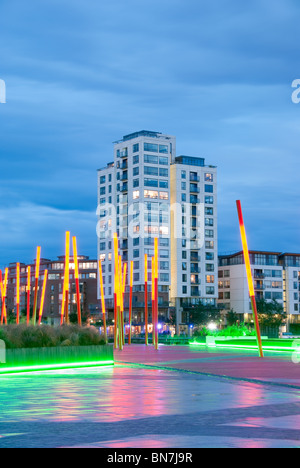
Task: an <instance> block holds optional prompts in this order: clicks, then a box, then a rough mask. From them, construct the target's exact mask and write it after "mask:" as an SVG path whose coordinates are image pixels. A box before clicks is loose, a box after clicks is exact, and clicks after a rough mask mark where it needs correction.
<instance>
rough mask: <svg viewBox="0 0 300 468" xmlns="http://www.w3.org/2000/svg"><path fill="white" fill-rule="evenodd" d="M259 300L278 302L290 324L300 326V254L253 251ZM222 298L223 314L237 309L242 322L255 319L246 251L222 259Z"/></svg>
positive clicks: (256, 289)
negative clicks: (248, 279) (245, 260)
mask: <svg viewBox="0 0 300 468" xmlns="http://www.w3.org/2000/svg"><path fill="white" fill-rule="evenodd" d="M250 263H251V268H252V275H253V279H254V289H255V296H256V299H258V300H259V299H265V300H266V301H272V300H276V301H277V302H278V303H279V304H281V305H282V306H283V308H284V311H285V313H286V314H287V316H288V324H290V323H300V316H299V290H300V254H286V253H284V254H283V253H281V252H261V251H250ZM218 277H219V285H218V286H219V299H218V303H219V305H220V306H221V308H222V310H223V311H228V310H230V309H233V310H234V311H235V312H236V313H237V314H239V315H240V320H242V321H245V322H250V321H251V320H252V318H253V317H252V307H251V301H250V299H249V292H248V283H247V275H246V269H245V262H244V255H243V252H237V253H235V254H232V255H224V256H220V257H219V272H218Z"/></svg>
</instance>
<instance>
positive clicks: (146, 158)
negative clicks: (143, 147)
mask: <svg viewBox="0 0 300 468" xmlns="http://www.w3.org/2000/svg"><path fill="white" fill-rule="evenodd" d="M144 162H145V163H147V164H158V157H157V156H152V155H151V154H145V155H144Z"/></svg>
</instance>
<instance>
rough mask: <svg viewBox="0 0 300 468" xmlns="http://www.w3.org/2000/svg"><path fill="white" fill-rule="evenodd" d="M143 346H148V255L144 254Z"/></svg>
mask: <svg viewBox="0 0 300 468" xmlns="http://www.w3.org/2000/svg"><path fill="white" fill-rule="evenodd" d="M145 345H146V346H148V255H147V254H145Z"/></svg>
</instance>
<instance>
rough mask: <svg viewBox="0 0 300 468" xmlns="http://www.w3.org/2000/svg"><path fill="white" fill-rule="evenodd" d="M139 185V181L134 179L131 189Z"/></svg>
mask: <svg viewBox="0 0 300 468" xmlns="http://www.w3.org/2000/svg"><path fill="white" fill-rule="evenodd" d="M139 185H140V180H139V179H134V180H133V187H138V186H139Z"/></svg>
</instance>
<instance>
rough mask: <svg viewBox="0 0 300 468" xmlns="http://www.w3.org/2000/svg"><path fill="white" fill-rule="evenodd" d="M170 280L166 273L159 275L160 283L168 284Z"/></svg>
mask: <svg viewBox="0 0 300 468" xmlns="http://www.w3.org/2000/svg"><path fill="white" fill-rule="evenodd" d="M169 280H170V277H169V274H168V273H161V274H160V281H163V282H164V283H168V282H169Z"/></svg>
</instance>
